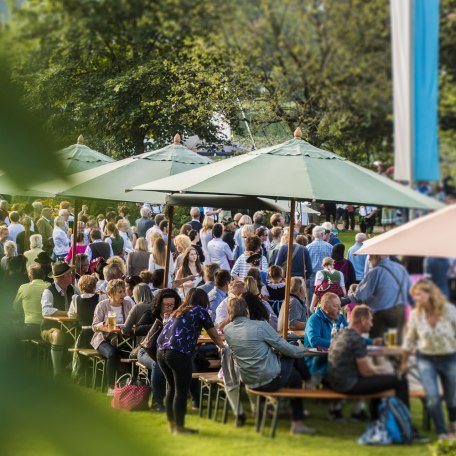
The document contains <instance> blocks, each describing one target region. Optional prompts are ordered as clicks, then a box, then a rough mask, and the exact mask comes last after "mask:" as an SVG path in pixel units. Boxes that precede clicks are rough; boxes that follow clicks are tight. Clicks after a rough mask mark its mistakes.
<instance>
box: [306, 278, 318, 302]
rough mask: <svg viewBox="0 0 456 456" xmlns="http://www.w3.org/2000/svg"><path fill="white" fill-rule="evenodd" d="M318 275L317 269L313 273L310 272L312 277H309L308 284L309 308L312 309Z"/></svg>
mask: <svg viewBox="0 0 456 456" xmlns="http://www.w3.org/2000/svg"><path fill="white" fill-rule="evenodd" d="M316 276H317V271H315V272H312V274H310V277H309V278H308V279H307V280H308V281H309V282H308V284H307V292H308V293H309V309H310V304H311V303H312V297H313V295H314V290H315V277H316Z"/></svg>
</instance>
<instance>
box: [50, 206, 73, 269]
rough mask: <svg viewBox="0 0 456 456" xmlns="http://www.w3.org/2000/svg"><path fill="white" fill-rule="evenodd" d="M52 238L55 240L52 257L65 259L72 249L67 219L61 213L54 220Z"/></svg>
mask: <svg viewBox="0 0 456 456" xmlns="http://www.w3.org/2000/svg"><path fill="white" fill-rule="evenodd" d="M52 239H53V240H54V249H53V251H52V259H53V260H54V261H56V260H63V259H64V258H65V257H66V255H67V253H68V251H69V250H70V241H69V240H68V236H67V233H66V223H65V219H64V218H63V217H61V216H60V215H59V216H57V217H56V218H55V220H54V230H53V231H52Z"/></svg>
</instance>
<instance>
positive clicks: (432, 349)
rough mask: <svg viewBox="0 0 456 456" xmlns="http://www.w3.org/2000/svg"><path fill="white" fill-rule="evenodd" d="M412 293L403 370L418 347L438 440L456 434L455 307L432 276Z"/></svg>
mask: <svg viewBox="0 0 456 456" xmlns="http://www.w3.org/2000/svg"><path fill="white" fill-rule="evenodd" d="M410 294H411V295H412V297H413V299H414V301H415V305H416V307H415V309H414V310H413V311H412V313H411V316H410V319H409V321H408V323H407V333H406V336H405V339H404V342H403V349H404V352H403V355H402V364H401V372H402V374H403V375H405V374H406V373H407V360H408V358H409V356H410V354H411V353H412V352H414V351H415V350H416V364H417V367H418V372H419V374H420V378H421V383H422V385H423V388H424V390H425V391H426V402H427V410H428V412H429V415H430V416H431V418H432V420H433V421H434V424H435V429H436V432H437V434H438V436H439V440H446V439H448V438H456V308H455V307H454V306H453V305H452V304H450V303H449V302H448V301H447V299H446V297H445V296H444V295H443V293H442V292H441V291H440V289H439V288H438V287H437V286H436V285H435V284H434V283H433V282H432V281H430V280H420V281H418V282H417V283H415V285H413V286H412V288H411V289H410ZM438 378H440V380H441V384H442V387H443V398H444V400H445V402H446V406H447V410H448V418H449V421H450V426H449V430H448V428H447V427H446V425H445V416H444V414H443V409H442V400H441V397H440V391H439V382H438Z"/></svg>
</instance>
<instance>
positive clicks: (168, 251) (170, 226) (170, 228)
mask: <svg viewBox="0 0 456 456" xmlns="http://www.w3.org/2000/svg"><path fill="white" fill-rule="evenodd" d="M173 218H174V206H172V205H170V206H169V214H168V240H167V243H166V258H165V276H164V277H163V288H168V274H169V260H170V256H171V236H172V234H173Z"/></svg>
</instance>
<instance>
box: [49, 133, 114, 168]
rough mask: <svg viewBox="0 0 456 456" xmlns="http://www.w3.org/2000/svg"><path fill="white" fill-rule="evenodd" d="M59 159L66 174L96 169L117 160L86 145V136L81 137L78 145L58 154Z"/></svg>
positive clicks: (66, 148)
mask: <svg viewBox="0 0 456 456" xmlns="http://www.w3.org/2000/svg"><path fill="white" fill-rule="evenodd" d="M57 158H58V159H59V160H60V161H61V162H62V165H63V170H64V171H65V173H66V174H74V173H78V172H80V171H86V170H88V169H92V168H96V167H97V166H101V165H104V164H106V163H112V162H114V161H115V160H114V159H113V158H111V157H108V156H107V155H104V154H102V153H101V152H97V151H96V150H93V149H91V148H90V147H87V146H86V145H84V136H82V135H79V137H78V139H77V142H76V144H73V145H71V146H68V147H65V149H62V150H59V151H58V152H57Z"/></svg>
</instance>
